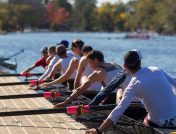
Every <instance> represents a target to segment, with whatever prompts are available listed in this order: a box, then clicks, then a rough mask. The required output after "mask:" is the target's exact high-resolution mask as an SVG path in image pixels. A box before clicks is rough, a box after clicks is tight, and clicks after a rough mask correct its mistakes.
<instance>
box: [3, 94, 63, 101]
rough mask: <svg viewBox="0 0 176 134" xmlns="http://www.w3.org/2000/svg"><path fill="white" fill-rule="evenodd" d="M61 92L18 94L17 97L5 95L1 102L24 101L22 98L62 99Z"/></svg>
mask: <svg viewBox="0 0 176 134" xmlns="http://www.w3.org/2000/svg"><path fill="white" fill-rule="evenodd" d="M60 96H61V94H60V93H59V92H44V93H33V94H17V95H4V96H0V100H6V99H22V98H36V97H45V98H46V99H50V98H55V97H60Z"/></svg>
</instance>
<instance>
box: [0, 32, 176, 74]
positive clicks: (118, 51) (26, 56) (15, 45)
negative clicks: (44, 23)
mask: <svg viewBox="0 0 176 134" xmlns="http://www.w3.org/2000/svg"><path fill="white" fill-rule="evenodd" d="M124 36H125V33H67V32H65V33H60V32H48V33H11V34H7V35H0V57H1V56H4V57H6V56H9V55H11V54H13V53H15V52H18V51H19V50H20V49H24V50H25V51H24V53H22V54H20V55H18V56H16V59H17V63H18V68H17V72H18V73H20V72H21V71H22V70H24V69H25V68H26V67H28V66H29V65H31V64H33V62H34V61H35V60H36V59H38V58H39V57H40V49H41V48H42V47H45V46H49V45H54V44H56V43H58V42H60V41H61V40H63V39H66V40H68V41H69V42H71V41H73V40H74V39H77V38H79V39H82V40H84V42H85V44H87V45H91V46H93V48H94V49H97V50H101V51H102V52H103V53H104V55H105V60H106V61H107V62H110V61H112V62H116V63H119V64H121V65H122V64H123V56H124V54H125V53H126V52H127V51H128V50H130V49H132V48H136V49H139V50H140V51H141V53H142V56H143V61H142V64H143V66H150V65H155V66H159V67H161V68H163V69H164V70H165V71H166V72H168V73H169V74H170V75H172V76H173V77H176V62H175V58H176V36H155V37H153V38H151V39H148V40H142V39H123V37H124ZM11 61H14V59H13V58H12V59H11ZM42 71H43V69H42V68H40V67H39V68H37V69H35V70H34V72H42Z"/></svg>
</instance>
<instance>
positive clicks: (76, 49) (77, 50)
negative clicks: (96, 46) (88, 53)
mask: <svg viewBox="0 0 176 134" xmlns="http://www.w3.org/2000/svg"><path fill="white" fill-rule="evenodd" d="M83 46H84V42H83V41H82V40H80V39H76V40H74V41H73V42H72V51H73V53H74V54H76V55H78V54H79V55H80V54H81V49H82V47H83Z"/></svg>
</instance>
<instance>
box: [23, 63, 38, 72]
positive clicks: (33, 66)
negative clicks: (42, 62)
mask: <svg viewBox="0 0 176 134" xmlns="http://www.w3.org/2000/svg"><path fill="white" fill-rule="evenodd" d="M35 67H36V66H35V64H33V65H32V66H30V67H29V68H27V69H25V70H24V71H23V72H26V73H28V72H30V71H31V70H33V69H34V68H35Z"/></svg>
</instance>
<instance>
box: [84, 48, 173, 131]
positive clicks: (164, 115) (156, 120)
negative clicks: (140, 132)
mask: <svg viewBox="0 0 176 134" xmlns="http://www.w3.org/2000/svg"><path fill="white" fill-rule="evenodd" d="M124 68H125V69H126V70H127V71H128V73H129V74H131V75H132V78H131V80H130V83H129V85H128V86H127V87H126V89H125V91H124V94H123V97H122V100H121V101H120V103H119V104H118V106H116V107H115V108H114V110H113V111H112V112H111V113H110V114H109V116H108V117H107V119H106V120H105V121H104V123H103V124H102V125H101V126H100V127H99V128H97V129H91V130H88V131H87V132H86V134H96V133H102V132H103V131H104V130H105V129H106V128H108V127H109V126H110V125H111V124H112V123H113V122H116V121H117V120H118V119H119V118H120V116H121V115H122V114H123V112H124V111H125V110H126V108H127V107H128V106H129V104H130V102H131V101H132V99H133V98H134V97H138V98H139V99H141V100H142V101H143V103H144V106H145V108H146V110H147V112H148V115H147V117H146V118H145V120H144V124H146V125H155V127H166V128H176V96H175V95H174V91H173V88H176V81H175V80H174V79H173V78H171V77H170V76H169V75H168V74H166V73H165V72H164V71H163V70H162V69H160V68H158V67H154V66H150V67H141V58H140V55H139V54H138V52H137V51H129V52H128V53H126V55H125V57H124Z"/></svg>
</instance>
